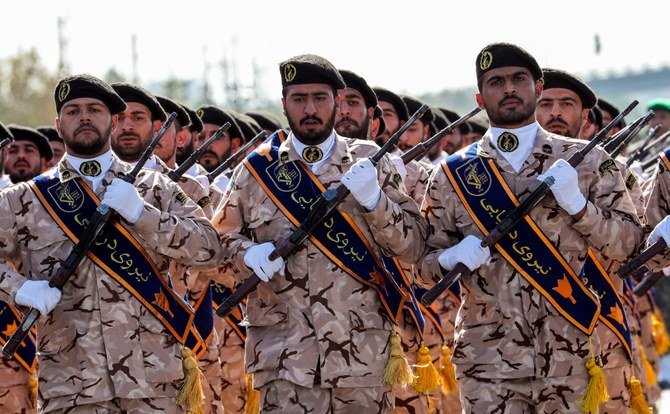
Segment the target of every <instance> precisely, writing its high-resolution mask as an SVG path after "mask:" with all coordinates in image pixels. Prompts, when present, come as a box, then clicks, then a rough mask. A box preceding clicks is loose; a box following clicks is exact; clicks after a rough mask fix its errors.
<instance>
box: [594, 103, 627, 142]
mask: <svg viewBox="0 0 670 414" xmlns="http://www.w3.org/2000/svg"><path fill="white" fill-rule="evenodd" d="M597 106H598V109H600V112H601V113H602V115H603V125H607V124H609V123H610V122H611V121H612V120H613V119H614V118H615V117H616V116H617V115H619V113H621V111H620V110H619V108H617V107H616V106H614V105H612V104H611V103H610V102H609V101H606V100H605V99H603V98H598V102H597ZM625 126H626V122H624V120H623V119H622V120H621V121H620V122H619V123H618V124H617V125H615V126H614V128H612V129H610V132H609V133H608V134H607V136H608V137H611V136H612V135H614V134H616V133H617V132H619V131H621V129H622V128H624V127H625Z"/></svg>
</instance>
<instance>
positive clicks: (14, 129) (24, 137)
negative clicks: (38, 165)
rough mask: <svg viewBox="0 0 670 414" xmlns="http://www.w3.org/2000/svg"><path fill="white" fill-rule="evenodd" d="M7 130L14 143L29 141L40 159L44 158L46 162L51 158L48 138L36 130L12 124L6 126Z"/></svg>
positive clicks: (51, 153)
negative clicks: (33, 145)
mask: <svg viewBox="0 0 670 414" xmlns="http://www.w3.org/2000/svg"><path fill="white" fill-rule="evenodd" d="M7 128H9V132H11V133H12V135H13V136H14V142H16V141H30V142H32V143H33V144H35V145H36V146H37V150H38V151H39V152H40V156H41V157H44V158H46V159H47V161H49V160H50V159H51V158H53V156H54V153H53V150H52V149H51V145H49V138H47V137H46V136H45V135H44V134H42V133H41V132H39V131H38V130H36V129H33V128H28V127H24V126H20V125H14V124H11V125H7Z"/></svg>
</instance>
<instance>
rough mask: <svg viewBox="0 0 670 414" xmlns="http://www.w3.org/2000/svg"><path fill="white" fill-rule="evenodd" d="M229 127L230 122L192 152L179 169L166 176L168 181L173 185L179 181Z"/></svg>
mask: <svg viewBox="0 0 670 414" xmlns="http://www.w3.org/2000/svg"><path fill="white" fill-rule="evenodd" d="M230 125H231V124H230V122H226V123H225V124H223V125H221V128H219V129H217V130H216V132H215V133H214V134H212V136H211V137H209V139H208V140H207V141H205V142H204V143H203V144H202V145H201V146H200V148H198V149H197V150H195V151H193V154H191V155H190V156H189V157H188V158H187V159H186V160H185V161H184V162H183V163H182V164H181V165H180V166H179V167H177V168H175V169H174V170H171V171H170V172H169V173H168V174H167V175H168V177H170V179H171V180H172V181H174V182H175V183H176V182H177V181H179V179H180V178H181V177H182V176H183V175H184V174H185V173H186V171H188V169H189V168H191V167H192V166H193V164H195V163H196V161H198V158H200V156H201V155H202V153H203V152H205V150H206V149H207V148H208V147H209V146H210V145H212V142H214V141H216V140H217V139H218V138H219V137H220V136H221V135H223V133H224V132H226V131H228V128H230Z"/></svg>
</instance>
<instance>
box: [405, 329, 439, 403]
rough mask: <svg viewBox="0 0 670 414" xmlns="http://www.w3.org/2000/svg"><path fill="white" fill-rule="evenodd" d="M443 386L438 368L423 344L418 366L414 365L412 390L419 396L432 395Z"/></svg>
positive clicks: (417, 362)
mask: <svg viewBox="0 0 670 414" xmlns="http://www.w3.org/2000/svg"><path fill="white" fill-rule="evenodd" d="M441 386H442V379H441V378H440V373H439V372H437V368H435V365H433V361H432V360H431V359H430V350H429V349H428V347H426V345H425V344H423V342H422V343H421V348H419V356H418V358H417V360H416V365H414V381H413V382H412V388H413V389H414V391H416V392H418V393H419V394H430V393H431V392H433V391H435V390H436V389H438V388H440V387H441Z"/></svg>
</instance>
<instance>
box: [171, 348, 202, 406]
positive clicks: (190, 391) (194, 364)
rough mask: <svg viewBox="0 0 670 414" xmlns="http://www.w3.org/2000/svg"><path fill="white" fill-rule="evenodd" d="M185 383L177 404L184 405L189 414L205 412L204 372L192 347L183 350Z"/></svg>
mask: <svg viewBox="0 0 670 414" xmlns="http://www.w3.org/2000/svg"><path fill="white" fill-rule="evenodd" d="M181 360H182V367H183V369H184V384H183V385H182V386H181V389H180V390H179V395H177V404H179V405H183V406H184V408H185V409H186V411H187V412H188V413H189V414H203V413H204V411H203V407H204V405H205V394H204V393H203V392H202V372H201V371H200V367H199V366H198V361H196V360H195V358H194V357H193V354H192V352H191V350H190V349H188V348H183V349H182V350H181Z"/></svg>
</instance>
